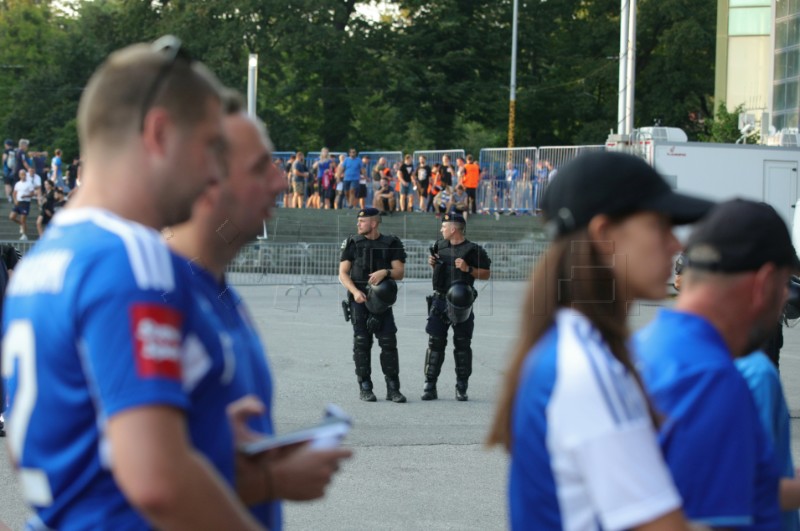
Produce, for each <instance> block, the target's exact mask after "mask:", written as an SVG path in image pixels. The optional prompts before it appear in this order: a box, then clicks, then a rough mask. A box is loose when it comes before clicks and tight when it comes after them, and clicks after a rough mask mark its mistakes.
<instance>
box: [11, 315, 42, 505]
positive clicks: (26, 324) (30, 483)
mask: <svg viewBox="0 0 800 531" xmlns="http://www.w3.org/2000/svg"><path fill="white" fill-rule="evenodd" d="M15 366H18V374H17V375H16V376H17V392H16V393H15V394H14V399H13V406H14V407H13V412H12V413H11V415H10V417H9V423H8V444H9V446H10V447H11V453H12V456H13V458H14V460H15V461H16V462H17V463H20V462H21V461H22V452H23V448H24V444H25V436H26V435H27V433H28V423H29V422H30V419H31V414H32V413H33V408H34V406H35V405H36V395H37V394H38V381H37V379H36V337H35V335H34V333H33V323H31V322H30V321H28V320H22V319H21V320H16V321H12V322H11V324H10V325H9V327H8V331H7V332H6V335H5V337H4V338H3V377H4V378H11V377H12V376H14V369H15ZM19 478H20V483H21V484H22V490H23V492H24V494H25V499H26V501H27V502H28V503H30V504H31V505H34V506H37V507H46V506H48V505H50V504H51V503H53V496H52V492H51V490H50V482H49V481H48V479H47V475H46V474H45V472H44V471H43V470H39V469H35V468H20V470H19Z"/></svg>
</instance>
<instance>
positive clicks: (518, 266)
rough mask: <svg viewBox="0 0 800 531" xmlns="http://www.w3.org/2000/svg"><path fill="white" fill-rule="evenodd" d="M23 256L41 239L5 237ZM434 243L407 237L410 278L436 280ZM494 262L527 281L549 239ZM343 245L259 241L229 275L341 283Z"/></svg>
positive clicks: (514, 245)
mask: <svg viewBox="0 0 800 531" xmlns="http://www.w3.org/2000/svg"><path fill="white" fill-rule="evenodd" d="M2 243H10V244H12V245H14V246H15V247H16V248H17V249H19V250H20V252H21V253H22V254H23V256H24V255H25V254H26V253H27V252H28V251H30V249H31V247H32V246H33V245H34V244H35V242H20V241H4V242H2ZM431 243H432V242H421V241H419V240H404V246H405V250H406V264H405V280H404V281H403V282H405V283H427V282H430V280H431V268H430V266H429V265H428V256H429V254H430V251H429V248H430V245H431ZM481 245H482V246H483V248H484V249H486V253H487V254H488V255H489V258H490V259H491V261H492V264H491V270H492V276H491V281H500V280H517V281H518V280H527V279H528V278H529V277H530V274H531V271H532V269H533V267H534V266H535V265H536V263H537V261H538V260H539V258H540V257H541V256H542V255H543V254H544V252H545V251H546V249H547V245H548V244H547V242H541V241H534V242H487V243H482V244H481ZM340 255H341V245H339V244H334V243H272V242H267V241H258V242H253V243H251V244H249V245H247V246H245V247H244V248H242V250H241V251H240V252H239V254H238V255H237V256H236V258H235V259H234V260H233V262H231V264H230V265H229V266H228V270H227V275H228V280H229V282H231V284H233V285H236V286H285V287H287V290H286V293H287V294H288V293H289V292H290V291H292V290H293V289H296V290H298V292H299V293H304V292H305V293H307V292H308V291H309V290H311V289H314V288H315V287H316V286H323V285H335V284H338V283H339V279H338V275H339V261H340V260H339V258H340Z"/></svg>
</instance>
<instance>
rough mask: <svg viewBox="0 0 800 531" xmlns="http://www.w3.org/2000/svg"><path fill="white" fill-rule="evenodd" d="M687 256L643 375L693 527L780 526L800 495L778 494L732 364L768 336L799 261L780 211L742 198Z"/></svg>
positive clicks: (646, 335)
mask: <svg viewBox="0 0 800 531" xmlns="http://www.w3.org/2000/svg"><path fill="white" fill-rule="evenodd" d="M685 259H686V264H685V266H684V270H683V274H682V278H681V291H680V295H679V296H678V300H677V303H676V305H675V308H674V309H662V310H661V311H660V312H659V314H658V316H657V317H656V319H655V320H654V322H653V323H651V324H650V325H649V326H647V327H646V328H645V329H643V330H642V331H641V332H639V333H638V335H637V351H638V356H639V362H640V370H641V374H642V378H643V380H644V383H645V387H646V388H647V390H648V392H649V393H650V396H651V397H652V399H653V402H654V405H655V407H656V410H657V411H659V412H660V413H661V414H663V416H664V420H663V423H662V425H661V427H660V433H659V441H660V443H661V447H662V450H663V452H664V456H665V458H666V461H667V464H668V466H669V468H670V471H671V472H672V476H673V478H674V480H675V484H676V486H677V487H678V490H679V492H680V495H681V498H683V502H684V511H685V512H686V515H687V517H688V518H689V519H691V520H693V521H697V522H699V523H705V524H707V525H710V526H716V527H722V528H747V529H776V528H778V527H779V526H780V517H781V516H780V508H779V499H780V506H782V507H783V508H784V509H788V508H790V507H794V508H796V507H797V499H796V498H797V497H796V496H791V495H790V493H789V492H788V491H786V492H784V491H783V489H780V488H779V476H780V471H779V470H778V468H777V465H776V462H775V457H774V454H773V449H772V445H771V444H770V443H769V441H768V439H767V437H766V434H765V432H764V429H763V428H762V426H761V423H760V421H759V415H758V411H757V410H756V406H755V404H754V402H753V397H752V395H751V393H750V390H749V389H748V387H747V384H746V383H745V380H744V379H743V378H742V375H741V374H740V373H739V371H737V369H736V366H735V365H734V361H733V358H736V357H739V356H743V355H745V354H747V353H749V352H752V351H754V350H755V349H757V348H758V347H759V346H760V345H762V344H763V343H764V341H765V340H766V339H767V337H768V336H769V334H771V333H772V331H773V329H774V323H775V322H776V321H777V319H778V316H779V315H780V312H781V311H782V309H783V306H784V303H785V302H786V297H787V292H788V290H787V284H788V281H789V276H790V273H791V272H792V271H793V270H797V269H798V267H800V263H798V258H797V255H796V253H795V250H794V248H793V247H792V243H791V238H790V237H789V232H788V230H787V228H786V224H785V223H784V222H783V220H782V219H781V218H780V216H779V215H778V214H777V212H775V210H774V209H773V208H772V207H770V206H768V205H766V204H764V203H756V202H752V201H744V200H734V201H729V202H726V203H722V204H720V205H718V206H717V207H716V208H715V209H714V210H712V212H711V213H710V214H709V215H708V216H707V217H706V218H705V219H704V220H703V221H701V222H700V223H699V224H698V225H697V227H696V228H695V230H694V232H693V233H692V235H691V236H690V238H689V241H688V244H687V247H686V250H685ZM779 493H780V496H779ZM792 498H794V499H792Z"/></svg>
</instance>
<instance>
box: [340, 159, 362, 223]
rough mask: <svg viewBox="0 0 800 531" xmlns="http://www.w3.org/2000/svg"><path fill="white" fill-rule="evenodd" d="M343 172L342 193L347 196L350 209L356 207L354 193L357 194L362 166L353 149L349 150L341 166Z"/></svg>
mask: <svg viewBox="0 0 800 531" xmlns="http://www.w3.org/2000/svg"><path fill="white" fill-rule="evenodd" d="M341 168H342V171H343V172H344V180H343V183H344V193H345V195H346V196H347V202H348V204H349V205H350V208H353V207H354V206H355V205H356V192H358V186H359V180H360V179H361V170H362V168H363V165H362V163H361V160H360V159H359V158H358V151H356V149H355V148H350V152H349V153H348V155H347V158H346V159H344V162H343V163H342V165H341Z"/></svg>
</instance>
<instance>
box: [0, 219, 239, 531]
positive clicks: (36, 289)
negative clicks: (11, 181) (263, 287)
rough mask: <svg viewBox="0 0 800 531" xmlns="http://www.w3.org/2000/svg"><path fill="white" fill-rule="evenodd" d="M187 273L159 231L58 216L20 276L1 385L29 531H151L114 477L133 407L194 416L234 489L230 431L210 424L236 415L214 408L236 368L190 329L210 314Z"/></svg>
mask: <svg viewBox="0 0 800 531" xmlns="http://www.w3.org/2000/svg"><path fill="white" fill-rule="evenodd" d="M179 266H180V262H178V261H177V258H176V257H174V256H173V255H172V254H171V253H170V252H169V250H168V249H167V247H166V245H165V244H164V243H163V241H162V239H161V236H160V234H159V233H158V232H157V231H154V230H152V229H149V228H146V227H144V226H142V225H139V224H136V223H133V222H130V221H128V220H125V219H122V218H120V217H117V216H115V215H113V214H111V213H109V212H106V211H103V210H99V209H80V210H65V211H63V212H61V213H59V215H58V216H56V217H54V218H53V221H52V223H51V225H50V228H49V229H48V231H47V233H46V234H45V235H44V237H43V238H42V239H41V240H40V242H39V243H38V244H37V245H36V246H35V247H34V248H33V250H32V251H31V252H30V253H29V254H28V255H27V256H26V257H25V258H24V259H23V260H22V261H21V262H20V263H19V265H18V266H17V268H16V270H15V274H14V275H13V277H12V280H11V282H10V283H9V286H8V290H7V292H6V300H5V314H4V316H3V329H4V334H5V336H4V341H3V353H4V355H3V358H4V359H3V374H4V376H5V377H6V378H8V380H7V381H8V387H7V389H8V393H9V398H10V410H9V413H8V416H7V420H8V440H9V445H10V448H11V454H12V457H13V459H14V460H15V462H16V464H17V465H18V467H19V477H20V483H21V485H22V490H23V493H24V497H25V499H26V500H27V502H28V503H29V504H30V505H31V506H32V508H33V509H34V511H35V517H34V519H33V520H32V521H31V522H29V527H31V528H34V529H46V528H50V529H64V530H70V529H115V530H116V529H147V528H148V527H149V526H148V524H147V523H146V522H145V521H144V520H143V519H142V518H141V517H140V516H139V515H138V514H137V513H136V512H135V511H134V510H133V508H132V507H131V506H130V505H129V504H128V502H127V501H126V499H125V497H124V496H123V494H122V493H121V492H120V490H119V488H118V487H117V485H116V483H115V481H114V478H113V477H112V474H111V463H112V461H113V459H114V452H113V448H111V447H110V445H109V443H108V441H107V439H106V437H105V435H106V434H105V429H106V423H107V420H108V419H109V418H111V417H113V416H114V415H116V414H118V413H120V412H123V411H126V410H129V409H131V408H136V407H142V406H151V405H166V406H172V407H175V408H178V409H181V410H184V411H185V412H186V415H187V419H188V422H189V423H190V426H189V429H190V432H191V436H192V443H193V444H194V445H195V446H197V447H198V448H200V449H202V450H203V451H204V452H205V453H206V456H207V457H208V458H209V460H210V461H211V462H212V463H213V464H214V466H216V467H217V468H218V469H219V470H220V471H221V472H222V473H223V475H224V476H225V477H226V478H227V479H228V480H229V481H231V482H232V481H233V469H234V466H233V447H232V445H233V443H232V433H231V431H230V427H229V426H228V423H227V422H219V417H214V416H213V415H211V414H209V412H210V411H212V410H213V408H214V407H218V408H224V405H216V404H215V403H214V401H213V400H211V399H210V398H209V397H213V396H223V397H226V398H225V399H226V400H227V399H228V398H227V395H226V394H225V393H227V392H229V391H228V389H233V387H232V386H231V385H230V383H231V382H233V367H231V366H230V362H229V360H228V359H224V358H214V357H213V356H211V357H210V356H209V355H208V352H209V351H208V349H205V348H204V347H203V346H202V341H201V340H200V338H198V337H197V336H196V334H193V333H191V331H190V330H188V329H187V326H188V324H189V323H191V322H192V321H193V320H196V319H197V315H196V313H193V312H197V311H198V308H197V307H196V304H195V303H194V301H193V300H192V299H191V297H190V292H189V290H188V289H186V286H188V285H189V282H190V281H189V280H188V279H185V278H184V279H182V278H180V267H179ZM227 374H230V375H231V376H230V377H227V376H226V375H227ZM226 378H227V383H226ZM204 408H210V409H208V410H205V409H204ZM204 413H205V414H204Z"/></svg>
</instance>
